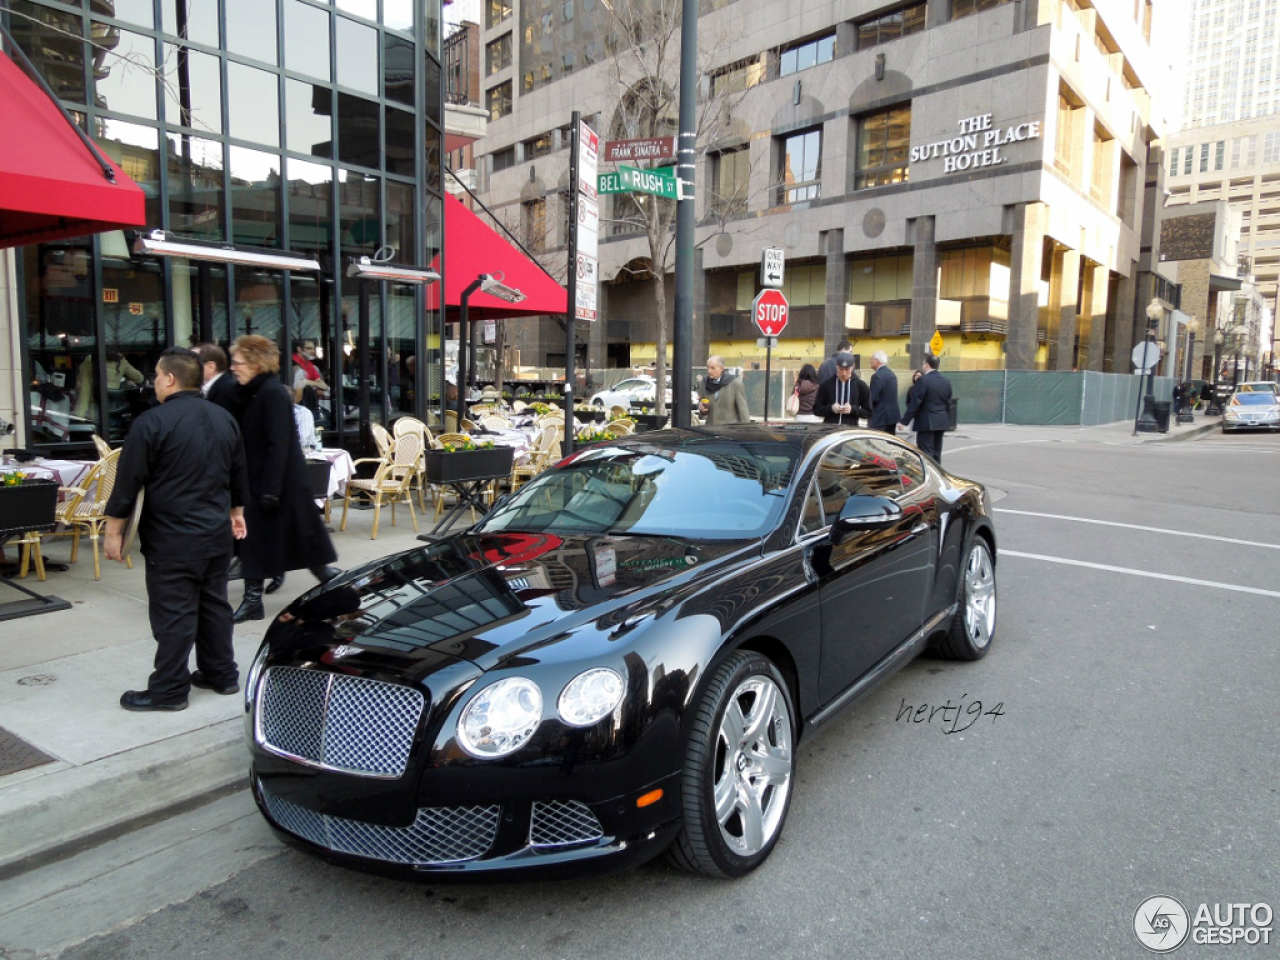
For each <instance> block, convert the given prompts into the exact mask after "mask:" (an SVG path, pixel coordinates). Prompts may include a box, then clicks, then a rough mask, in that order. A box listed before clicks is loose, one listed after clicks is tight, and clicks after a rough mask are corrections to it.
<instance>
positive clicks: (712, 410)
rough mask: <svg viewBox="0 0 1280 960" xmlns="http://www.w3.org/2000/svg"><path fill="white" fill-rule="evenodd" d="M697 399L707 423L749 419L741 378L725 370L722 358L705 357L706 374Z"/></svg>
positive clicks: (710, 424)
mask: <svg viewBox="0 0 1280 960" xmlns="http://www.w3.org/2000/svg"><path fill="white" fill-rule="evenodd" d="M698 401H699V403H698V407H699V409H700V412H701V413H702V415H703V416H704V417H705V418H706V422H707V425H708V426H718V425H719V424H722V423H750V422H751V410H750V409H749V408H748V407H747V391H746V389H745V388H744V387H743V386H742V380H741V379H739V378H738V377H735V376H734V375H733V374H731V373H725V372H724V360H722V359H721V358H720V357H708V358H707V375H706V377H705V378H703V381H702V386H701V388H700V389H699V390H698Z"/></svg>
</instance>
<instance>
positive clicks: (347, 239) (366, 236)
mask: <svg viewBox="0 0 1280 960" xmlns="http://www.w3.org/2000/svg"><path fill="white" fill-rule="evenodd" d="M338 181H339V182H338V242H339V244H340V245H341V254H342V259H343V260H344V261H345V260H346V258H347V257H360V256H372V255H373V254H374V253H375V252H376V251H377V249H378V247H380V246H381V245H382V233H381V229H380V227H381V224H382V221H381V210H380V207H379V203H378V190H379V189H380V186H381V178H379V177H372V176H367V175H365V174H362V173H356V172H355V171H354V170H339V171H338Z"/></svg>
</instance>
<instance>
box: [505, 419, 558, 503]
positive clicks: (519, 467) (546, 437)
mask: <svg viewBox="0 0 1280 960" xmlns="http://www.w3.org/2000/svg"><path fill="white" fill-rule="evenodd" d="M561 440H562V437H561V434H560V431H559V430H557V429H556V428H555V427H544V428H543V429H542V432H541V433H539V434H538V436H537V438H536V439H535V440H534V441H533V447H532V448H531V449H530V450H529V458H528V459H527V460H526V461H525V462H524V463H518V464H516V465H515V466H514V467H512V468H511V489H512V491H515V490H519V489H520V487H521V486H522V485H523V484H526V483H528V482H529V481H530V480H532V479H533V478H534V477H536V476H537V475H538V474H540V473H542V471H543V470H546V469H547V467H549V466H551V465H552V464H553V463H555V462H556V461H557V460H558V459H560V451H561V450H562V449H563V447H562V446H561Z"/></svg>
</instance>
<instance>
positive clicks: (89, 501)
mask: <svg viewBox="0 0 1280 960" xmlns="http://www.w3.org/2000/svg"><path fill="white" fill-rule="evenodd" d="M119 461H120V451H119V450H112V451H111V452H110V453H108V454H107V455H106V456H105V457H103V458H102V459H101V460H99V461H98V462H97V463H95V464H94V465H93V468H92V469H91V470H90V471H89V475H88V476H87V477H85V479H84V483H83V485H82V486H79V487H63V488H62V492H63V494H64V495H66V496H67V499H66V500H64V501H62V503H60V504H59V505H58V522H59V523H60V524H62V525H63V526H64V527H65V528H66V530H65V531H60V532H57V533H53V534H45V536H55V537H65V536H70V537H71V562H72V563H75V562H76V558H77V557H78V556H79V555H80V535H81V534H82V533H88V534H89V540H90V542H91V543H92V544H93V579H95V580H101V579H102V561H101V558H100V555H99V552H98V539H99V538H100V537H101V536H102V531H103V529H104V528H105V527H106V525H107V514H106V509H107V501H108V500H110V499H111V491H112V490H113V489H114V488H115V485H116V469H117V467H118V465H119ZM124 560H125V564H126V565H127V566H128V567H129V569H131V570H132V569H133V561H132V560H130V558H129V557H128V556H126V557H125V558H124Z"/></svg>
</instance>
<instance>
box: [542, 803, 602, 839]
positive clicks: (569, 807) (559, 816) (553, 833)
mask: <svg viewBox="0 0 1280 960" xmlns="http://www.w3.org/2000/svg"><path fill="white" fill-rule="evenodd" d="M603 836H604V830H603V829H602V828H601V826H600V821H599V820H597V819H596V815H595V814H594V813H592V812H591V808H590V807H588V806H587V805H586V804H585V803H579V802H578V801H577V800H551V801H548V802H544V801H541V800H535V801H534V804H533V813H532V816H531V817H530V819H529V846H531V847H535V848H546V847H564V846H569V845H571V844H575V843H588V842H590V841H592V840H599V839H600V838H601V837H603Z"/></svg>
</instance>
